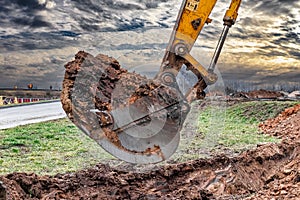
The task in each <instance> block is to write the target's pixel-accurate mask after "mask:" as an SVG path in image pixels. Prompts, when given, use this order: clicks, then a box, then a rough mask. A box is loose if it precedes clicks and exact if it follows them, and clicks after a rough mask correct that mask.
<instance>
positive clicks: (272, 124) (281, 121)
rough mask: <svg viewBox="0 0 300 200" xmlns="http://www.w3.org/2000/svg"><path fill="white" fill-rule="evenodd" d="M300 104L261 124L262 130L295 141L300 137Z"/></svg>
mask: <svg viewBox="0 0 300 200" xmlns="http://www.w3.org/2000/svg"><path fill="white" fill-rule="evenodd" d="M299 110H300V104H298V105H296V106H294V107H291V108H287V109H285V110H284V111H283V112H282V113H280V114H279V115H278V116H277V117H276V118H274V119H269V120H267V121H265V122H262V123H260V124H259V127H260V129H261V130H262V131H263V132H264V133H267V134H270V135H273V136H280V137H285V138H287V139H292V140H294V139H295V138H294V137H292V138H291V136H295V137H299V135H300V125H299V121H297V119H299V115H300V112H299Z"/></svg>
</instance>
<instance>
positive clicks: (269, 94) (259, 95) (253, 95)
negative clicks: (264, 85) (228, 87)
mask: <svg viewBox="0 0 300 200" xmlns="http://www.w3.org/2000/svg"><path fill="white" fill-rule="evenodd" d="M234 96H235V97H242V98H246V99H278V98H280V97H283V96H284V95H283V94H282V93H280V92H277V91H268V90H263V89H261V90H254V91H250V92H238V93H236V94H234Z"/></svg>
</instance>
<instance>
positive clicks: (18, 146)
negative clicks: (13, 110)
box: [0, 119, 112, 174]
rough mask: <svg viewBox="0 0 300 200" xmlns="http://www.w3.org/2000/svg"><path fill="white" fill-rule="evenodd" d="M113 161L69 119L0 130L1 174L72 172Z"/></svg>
mask: <svg viewBox="0 0 300 200" xmlns="http://www.w3.org/2000/svg"><path fill="white" fill-rule="evenodd" d="M105 159H112V157H111V156H110V154H108V153H107V152H105V151H104V150H103V149H102V148H101V147H100V146H99V145H98V144H96V142H94V141H93V140H91V139H90V138H88V137H87V136H86V135H84V134H83V133H82V132H81V131H79V130H78V129H77V128H76V127H75V126H74V125H73V124H72V123H71V122H70V121H69V120H67V119H61V120H56V121H51V122H43V123H38V124H32V125H26V126H19V127H16V128H12V129H6V130H0V166H1V168H0V174H7V173H11V172H35V173H37V174H56V173H62V172H72V171H76V170H79V169H82V168H85V167H89V166H92V165H94V164H96V163H99V162H100V160H105Z"/></svg>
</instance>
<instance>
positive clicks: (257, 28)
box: [0, 0, 300, 88]
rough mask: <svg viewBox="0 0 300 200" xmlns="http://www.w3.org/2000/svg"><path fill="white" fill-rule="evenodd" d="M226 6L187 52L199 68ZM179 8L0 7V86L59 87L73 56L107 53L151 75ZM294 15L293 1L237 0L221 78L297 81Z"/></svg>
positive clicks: (67, 0) (72, 0)
mask: <svg viewBox="0 0 300 200" xmlns="http://www.w3.org/2000/svg"><path fill="white" fill-rule="evenodd" d="M229 3H230V1H229V0H228V1H219V2H217V5H216V8H215V9H214V11H213V13H212V15H211V18H212V19H213V23H212V24H209V25H208V26H206V27H205V29H204V30H203V31H202V33H201V35H200V37H199V40H198V41H197V42H196V44H195V47H194V49H193V51H192V53H193V55H194V56H195V58H197V59H198V60H199V61H200V62H201V63H202V64H203V65H205V66H207V65H209V62H210V57H211V56H212V54H213V51H214V48H215V46H216V44H217V41H218V37H219V35H220V33H221V30H222V27H223V25H222V24H223V23H222V17H223V15H224V13H225V11H226V9H227V8H228V6H229ZM179 8H180V2H178V1H177V0H163V1H162V0H123V1H121V0H118V1H112V0H101V1H100V0H63V1H60V0H26V1H25V0H2V1H1V3H0V23H1V26H0V46H1V48H0V69H1V74H0V87H12V86H13V85H15V84H18V85H23V86H24V85H25V86H26V85H27V83H28V82H29V81H31V82H32V81H34V82H35V83H36V85H39V86H40V87H45V88H48V87H49V85H58V86H60V82H61V81H62V78H63V77H62V76H63V72H64V68H63V65H64V64H65V63H66V62H68V61H69V60H71V59H72V57H73V56H74V54H75V53H76V52H77V51H78V50H86V51H88V52H91V53H93V54H97V53H105V54H109V55H111V56H114V57H116V58H117V59H119V60H120V61H121V63H122V64H124V65H125V66H128V67H129V66H132V67H133V68H134V69H137V70H139V71H145V72H147V73H151V72H150V71H151V70H153V71H155V70H154V69H157V67H158V66H159V63H160V60H161V59H162V56H163V54H164V50H165V48H166V45H167V42H168V41H169V36H170V34H171V31H172V27H173V25H174V23H175V20H176V17H177V12H178V10H179ZM299 10H300V1H298V0H297V1H294V0H266V1H258V0H244V1H243V2H242V5H241V8H240V12H239V17H238V21H237V23H236V24H235V25H234V26H233V27H232V28H231V30H230V33H229V37H228V40H227V41H226V44H225V46H224V50H223V52H222V55H221V57H220V62H219V65H218V67H219V69H220V71H221V75H222V76H223V79H224V80H227V81H236V80H244V81H254V82H255V83H257V84H258V85H259V83H261V84H266V83H270V84H272V83H274V82H278V80H281V81H292V82H295V83H296V82H298V80H299V78H300V53H299V49H300V13H299ZM143 63H144V65H143ZM145 63H146V64H147V66H145ZM149 63H155V64H151V65H150V64H149ZM139 66H144V67H139ZM21 87H22V86H21Z"/></svg>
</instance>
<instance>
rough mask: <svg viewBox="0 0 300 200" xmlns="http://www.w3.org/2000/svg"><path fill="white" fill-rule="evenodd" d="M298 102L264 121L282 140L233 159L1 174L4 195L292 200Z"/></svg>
mask: <svg viewBox="0 0 300 200" xmlns="http://www.w3.org/2000/svg"><path fill="white" fill-rule="evenodd" d="M299 110H300V106H299V105H297V106H295V107H293V108H289V109H286V110H285V111H284V112H282V113H281V114H280V115H279V116H278V117H276V118H275V119H271V120H267V121H266V122H263V123H262V124H261V125H260V127H261V129H262V130H263V131H264V132H265V134H271V135H275V136H277V137H280V138H282V142H281V143H279V144H265V145H260V146H258V147H257V148H256V149H253V150H248V151H246V152H244V153H242V154H240V155H239V156H237V157H233V158H229V157H226V156H222V155H220V156H217V157H215V158H212V159H199V160H194V161H190V162H186V163H179V164H169V165H164V166H162V167H160V168H157V169H155V170H152V171H149V172H145V173H135V172H124V171H120V170H116V169H113V168H111V167H109V166H108V165H104V164H99V165H97V166H95V167H94V168H91V169H86V170H82V171H78V172H76V173H66V174H57V175H55V176H38V175H36V174H26V173H12V174H8V175H5V176H1V178H0V180H1V186H0V197H2V199H3V198H4V196H5V197H6V198H7V199H272V198H274V199H297V198H298V196H299V193H300V171H299V169H300V137H299V136H300V124H299V120H300V111H299Z"/></svg>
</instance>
